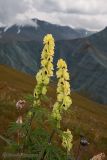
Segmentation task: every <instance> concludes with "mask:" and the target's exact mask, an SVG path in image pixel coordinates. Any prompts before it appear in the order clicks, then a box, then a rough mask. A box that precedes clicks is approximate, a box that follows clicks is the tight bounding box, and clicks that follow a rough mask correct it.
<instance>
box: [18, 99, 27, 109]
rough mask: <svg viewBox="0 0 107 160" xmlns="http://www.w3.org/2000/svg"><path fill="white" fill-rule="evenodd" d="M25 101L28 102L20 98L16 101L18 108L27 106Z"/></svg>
mask: <svg viewBox="0 0 107 160" xmlns="http://www.w3.org/2000/svg"><path fill="white" fill-rule="evenodd" d="M25 103H26V101H25V100H19V101H18V102H17V103H16V108H17V109H22V108H23V107H24V106H25Z"/></svg>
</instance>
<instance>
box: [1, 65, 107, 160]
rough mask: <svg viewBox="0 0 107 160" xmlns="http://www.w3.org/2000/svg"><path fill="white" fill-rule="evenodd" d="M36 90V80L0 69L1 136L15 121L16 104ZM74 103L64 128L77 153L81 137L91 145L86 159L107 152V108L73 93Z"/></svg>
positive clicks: (12, 71) (50, 90)
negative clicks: (70, 136)
mask: <svg viewBox="0 0 107 160" xmlns="http://www.w3.org/2000/svg"><path fill="white" fill-rule="evenodd" d="M34 86H35V79H34V78H33V77H31V76H29V75H27V74H24V73H20V72H18V71H16V70H14V69H11V68H8V67H7V66H3V65H0V114H1V115H0V134H3V133H4V132H5V130H6V129H7V127H8V125H9V122H10V121H13V120H16V111H15V102H16V101H17V100H18V99H21V98H22V96H23V94H26V93H29V92H30V93H32V91H33V88H34ZM55 88H56V87H54V85H52V86H51V87H49V95H50V97H51V98H52V101H53V102H54V99H55ZM72 99H73V105H72V108H71V109H70V111H69V113H68V114H67V115H66V114H65V118H64V121H63V125H64V128H67V127H69V128H70V129H72V132H73V133H74V135H75V136H74V139H75V140H74V150H77V145H78V139H79V134H85V136H86V137H87V138H88V139H89V141H90V145H89V147H88V151H87V150H86V151H85V153H84V155H85V156H86V157H87V156H89V155H92V154H94V153H95V152H96V153H97V152H107V105H105V106H104V105H100V104H97V103H95V102H93V101H90V100H88V99H87V98H85V97H82V96H81V95H79V94H77V93H74V92H73V93H72ZM0 142H1V141H0ZM1 143H2V142H1ZM82 150H83V149H82ZM84 160H85V157H84Z"/></svg>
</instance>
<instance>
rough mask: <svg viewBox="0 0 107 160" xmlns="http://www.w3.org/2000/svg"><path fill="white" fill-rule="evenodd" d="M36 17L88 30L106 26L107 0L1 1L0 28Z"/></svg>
mask: <svg viewBox="0 0 107 160" xmlns="http://www.w3.org/2000/svg"><path fill="white" fill-rule="evenodd" d="M29 18H39V19H42V20H46V21H49V22H52V23H57V24H60V25H69V26H74V27H78V28H79V27H80V28H88V29H91V30H100V29H103V28H104V27H105V26H107V3H106V0H21V1H19V0H5V1H4V0H0V25H3V24H5V25H9V24H11V23H16V22H17V23H18V21H19V22H20V21H23V20H26V19H29Z"/></svg>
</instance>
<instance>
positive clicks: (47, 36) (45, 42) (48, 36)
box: [43, 34, 54, 45]
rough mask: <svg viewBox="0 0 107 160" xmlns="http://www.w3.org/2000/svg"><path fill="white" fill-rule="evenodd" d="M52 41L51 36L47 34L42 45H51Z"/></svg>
mask: <svg viewBox="0 0 107 160" xmlns="http://www.w3.org/2000/svg"><path fill="white" fill-rule="evenodd" d="M53 42H54V39H53V37H52V35H51V34H47V35H46V36H45V37H44V39H43V44H47V43H51V45H53Z"/></svg>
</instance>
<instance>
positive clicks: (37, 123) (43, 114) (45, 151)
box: [9, 34, 73, 160]
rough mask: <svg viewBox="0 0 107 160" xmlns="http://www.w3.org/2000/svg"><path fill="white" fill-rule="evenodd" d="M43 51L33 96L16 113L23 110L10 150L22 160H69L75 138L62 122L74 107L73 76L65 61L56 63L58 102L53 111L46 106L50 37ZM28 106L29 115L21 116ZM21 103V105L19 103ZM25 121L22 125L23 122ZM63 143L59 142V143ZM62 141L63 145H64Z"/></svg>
mask: <svg viewBox="0 0 107 160" xmlns="http://www.w3.org/2000/svg"><path fill="white" fill-rule="evenodd" d="M43 44H44V48H43V51H42V54H41V66H40V69H39V71H38V72H37V74H36V86H35V88H34V94H33V95H29V96H27V98H26V99H25V101H23V102H24V103H23V106H22V103H21V104H20V103H19V102H17V105H16V107H17V110H20V111H19V112H18V113H20V115H19V117H18V120H17V121H16V122H13V123H12V124H11V125H10V128H9V134H12V135H14V136H11V138H12V139H11V143H10V146H11V147H10V146H9V150H10V151H11V152H12V153H18V155H19V158H21V157H23V156H24V157H26V159H30V160H33V159H34V160H66V159H67V158H68V155H69V156H70V155H71V150H72V145H73V135H72V133H71V131H70V130H69V129H67V130H66V131H63V129H62V126H61V120H62V119H63V115H64V114H63V113H64V112H66V111H67V110H68V109H69V108H70V106H71V104H72V99H71V96H70V93H71V91H70V83H69V80H70V76H69V72H68V69H67V64H66V62H65V61H64V60H63V59H59V60H58V62H57V71H56V77H57V79H58V82H57V90H56V102H55V103H54V104H52V110H51V109H50V108H49V107H48V106H47V105H48V104H49V102H50V99H49V96H47V93H48V88H49V87H48V86H49V83H50V78H51V77H52V76H53V74H54V73H53V70H54V66H53V57H54V47H55V43H54V38H53V36H52V35H51V34H47V35H46V36H45V37H44V40H43ZM27 101H28V104H29V107H28V110H27V113H26V111H25V113H24V114H22V112H21V109H23V107H24V104H25V102H26V103H27ZM20 102H22V101H20ZM22 119H23V121H22ZM58 139H60V140H58ZM61 141H62V143H61Z"/></svg>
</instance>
